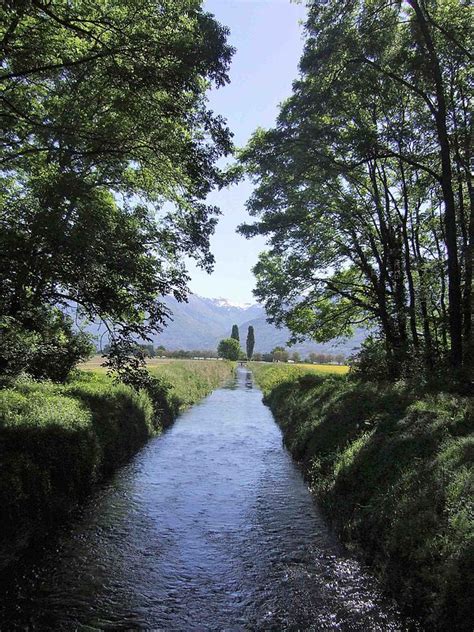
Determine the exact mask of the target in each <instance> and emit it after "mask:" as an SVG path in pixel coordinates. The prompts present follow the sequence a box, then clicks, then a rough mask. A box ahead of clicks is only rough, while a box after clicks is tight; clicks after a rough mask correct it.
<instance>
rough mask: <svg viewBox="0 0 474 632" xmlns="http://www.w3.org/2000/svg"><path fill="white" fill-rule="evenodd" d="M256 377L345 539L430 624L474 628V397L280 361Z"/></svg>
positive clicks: (436, 627) (439, 627)
mask: <svg viewBox="0 0 474 632" xmlns="http://www.w3.org/2000/svg"><path fill="white" fill-rule="evenodd" d="M255 377H256V380H257V383H259V385H261V387H262V389H263V391H264V394H265V397H266V401H267V402H268V403H269V405H270V406H271V408H272V410H273V412H274V413H275V416H276V418H277V419H278V421H279V423H280V425H281V427H282V430H283V433H284V437H285V443H286V445H287V446H288V448H289V450H290V451H291V453H292V454H293V455H294V456H295V458H297V459H298V460H299V461H300V462H301V463H302V464H303V467H304V471H305V473H306V476H307V479H308V481H309V484H310V486H311V488H312V489H313V491H314V492H315V494H316V495H317V497H318V499H319V500H320V503H321V505H322V507H323V509H324V510H325V512H326V513H327V515H328V516H329V517H330V519H331V520H332V522H333V524H334V525H335V527H336V529H337V531H338V532H339V534H340V535H341V537H342V538H343V540H344V541H345V542H346V543H347V544H348V545H349V546H350V547H352V548H354V549H356V550H358V551H359V552H360V553H361V554H362V555H363V556H364V557H365V559H366V561H368V562H369V563H370V564H371V565H372V566H373V568H374V569H375V570H376V572H377V574H378V575H379V576H380V577H381V579H382V580H383V582H384V583H385V584H386V586H387V587H388V588H390V589H391V590H392V592H393V593H394V594H395V595H396V596H397V597H398V599H399V601H400V602H401V603H402V604H404V605H405V606H406V607H407V608H409V609H410V610H411V611H412V612H414V613H415V614H416V615H419V616H421V617H422V619H424V621H425V622H426V624H427V629H433V630H447V629H449V630H471V629H473V626H474V620H473V610H472V596H473V595H472V589H473V585H474V576H473V569H474V524H473V516H474V507H473V500H472V499H473V491H474V477H473V468H472V464H473V457H474V438H473V429H474V428H473V425H474V422H473V418H474V415H473V403H472V399H471V398H467V397H460V396H454V395H452V394H447V393H438V394H430V393H419V392H418V391H417V390H416V389H413V388H410V387H409V386H407V385H406V384H404V383H398V384H393V385H376V384H371V383H357V382H355V381H352V380H349V379H347V378H345V377H343V376H326V377H323V376H317V375H311V374H309V373H308V372H306V373H301V374H299V375H297V376H296V375H294V374H293V375H291V376H290V379H285V377H284V374H283V373H281V372H280V373H278V368H276V369H275V370H274V371H271V370H269V371H267V372H259V371H258V370H257V371H256V372H255Z"/></svg>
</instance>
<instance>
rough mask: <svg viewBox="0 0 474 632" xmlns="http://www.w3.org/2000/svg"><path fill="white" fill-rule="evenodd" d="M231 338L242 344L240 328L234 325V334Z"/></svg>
mask: <svg viewBox="0 0 474 632" xmlns="http://www.w3.org/2000/svg"><path fill="white" fill-rule="evenodd" d="M230 337H231V338H233V339H234V340H237V341H238V342H240V335H239V328H238V326H237V325H232V333H231V334H230Z"/></svg>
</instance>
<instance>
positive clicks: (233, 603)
mask: <svg viewBox="0 0 474 632" xmlns="http://www.w3.org/2000/svg"><path fill="white" fill-rule="evenodd" d="M5 583H6V584H8V588H5ZM1 591H2V594H1V595H0V596H1V600H0V604H1V605H0V629H1V630H2V631H3V630H5V631H8V632H10V631H11V630H81V631H82V630H84V631H86V630H88V631H90V630H136V629H138V630H140V629H151V630H165V631H168V630H170V631H178V630H179V631H186V632H187V631H193V630H196V631H198V630H199V631H206V630H222V631H223V630H228V631H234V630H235V631H238V630H275V631H284V630H294V631H297V630H315V631H319V630H351V631H359V630H360V631H361V632H362V631H363V632H367V631H370V632H376V631H378V630H380V631H383V632H385V631H389V630H400V631H401V630H409V629H412V628H411V627H410V626H409V624H408V623H407V622H406V621H405V620H403V619H402V618H401V617H400V616H399V614H398V612H397V610H396V608H395V606H394V605H393V604H392V603H391V602H390V601H389V600H387V599H386V598H384V597H383V595H382V594H381V592H380V590H379V589H378V587H377V584H376V582H375V581H374V579H373V578H372V577H371V576H370V574H368V573H367V572H366V571H365V570H364V569H363V568H361V566H360V565H359V564H358V563H357V562H356V561H355V560H354V559H353V558H351V557H350V556H349V555H348V554H346V553H345V552H344V551H343V550H342V548H341V547H340V546H339V544H338V542H337V540H336V538H335V537H334V536H333V535H332V534H331V532H330V530H329V529H328V527H327V524H326V522H325V520H324V519H323V517H322V516H321V514H320V512H319V510H318V508H317V506H316V505H315V503H314V500H313V498H312V497H311V495H310V493H309V491H308V489H307V487H306V485H305V483H304V481H303V478H302V476H301V473H300V471H299V469H298V467H297V466H296V465H295V464H294V462H293V461H292V459H291V457H290V456H289V454H288V453H287V451H286V450H285V449H284V447H283V446H282V438H281V433H280V430H279V428H278V426H277V425H276V423H275V421H274V419H273V417H272V414H271V412H270V411H269V409H268V408H266V407H265V406H264V404H263V403H262V394H261V392H260V391H259V390H258V389H257V388H255V386H254V385H253V384H252V378H251V375H250V374H249V373H248V372H247V370H246V369H238V373H237V376H236V378H235V380H233V381H232V382H231V383H230V384H229V385H228V386H226V387H224V388H220V389H218V390H216V391H215V392H214V393H212V394H211V395H210V396H209V397H207V398H206V399H205V400H203V401H202V402H201V403H200V404H198V405H196V406H194V407H193V408H192V409H190V410H189V411H187V412H186V413H184V414H183V415H181V416H180V417H179V418H178V420H177V421H176V423H175V424H174V425H173V427H172V428H170V429H169V430H168V431H166V432H165V433H164V434H163V435H162V436H160V437H157V438H156V439H154V440H152V441H151V442H150V443H148V445H147V446H146V447H145V448H144V449H143V450H142V451H141V452H140V453H139V454H138V455H137V456H136V457H135V459H134V460H133V461H132V462H131V463H130V464H129V465H127V466H126V467H124V468H122V469H121V470H120V471H119V472H118V473H117V474H116V475H115V477H114V478H113V479H112V480H110V481H109V482H108V483H107V484H106V485H103V486H102V487H101V488H100V489H99V490H98V491H97V492H96V493H95V494H94V496H93V498H91V499H90V501H89V502H88V503H87V504H86V505H85V506H84V507H83V508H82V509H81V511H80V512H79V513H78V515H76V516H75V518H74V520H73V521H72V523H70V524H69V525H67V526H66V527H63V528H62V530H61V531H60V533H59V534H58V535H57V536H56V537H55V539H54V541H51V542H50V543H48V545H47V546H45V547H43V549H42V550H41V551H37V552H36V553H35V555H34V557H33V559H30V560H29V561H28V562H27V563H26V564H24V565H23V566H22V567H19V568H18V569H17V572H16V575H15V576H14V577H13V578H9V579H8V582H4V585H3V588H1Z"/></svg>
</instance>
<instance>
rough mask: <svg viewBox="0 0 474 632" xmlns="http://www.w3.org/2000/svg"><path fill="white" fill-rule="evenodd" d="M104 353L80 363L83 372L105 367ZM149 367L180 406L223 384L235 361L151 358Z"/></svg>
mask: <svg viewBox="0 0 474 632" xmlns="http://www.w3.org/2000/svg"><path fill="white" fill-rule="evenodd" d="M103 362H104V358H103V357H102V356H94V357H93V358H91V359H90V360H88V361H87V362H84V363H83V364H82V365H81V367H80V368H81V369H82V370H84V371H92V372H93V373H96V374H98V375H101V374H104V373H105V372H106V369H105V368H104V367H103V366H101V365H102V363H103ZM147 367H148V369H149V371H150V373H151V374H152V375H156V376H158V377H162V378H165V379H166V380H167V382H169V384H170V393H171V395H172V396H173V397H174V398H175V400H176V401H177V402H178V406H179V408H180V409H183V408H186V407H188V406H191V405H192V404H194V403H195V402H197V401H199V400H200V399H202V398H203V397H205V396H206V395H207V394H208V393H210V392H211V391H212V390H214V389H215V388H217V387H218V386H220V385H221V384H223V383H224V382H225V381H226V380H227V379H229V378H230V377H231V375H232V373H233V369H234V363H231V362H227V361H224V360H177V359H173V358H163V359H161V358H149V359H148V360H147Z"/></svg>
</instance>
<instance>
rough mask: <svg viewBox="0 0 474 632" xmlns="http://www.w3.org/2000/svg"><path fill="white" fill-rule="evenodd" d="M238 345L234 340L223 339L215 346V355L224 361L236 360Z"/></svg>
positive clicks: (238, 356)
mask: <svg viewBox="0 0 474 632" xmlns="http://www.w3.org/2000/svg"><path fill="white" fill-rule="evenodd" d="M240 353H241V349H240V344H239V341H238V340H236V339H235V338H224V340H221V341H220V342H219V344H218V345H217V355H218V356H219V358H225V359H226V360H238V359H239V358H240Z"/></svg>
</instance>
